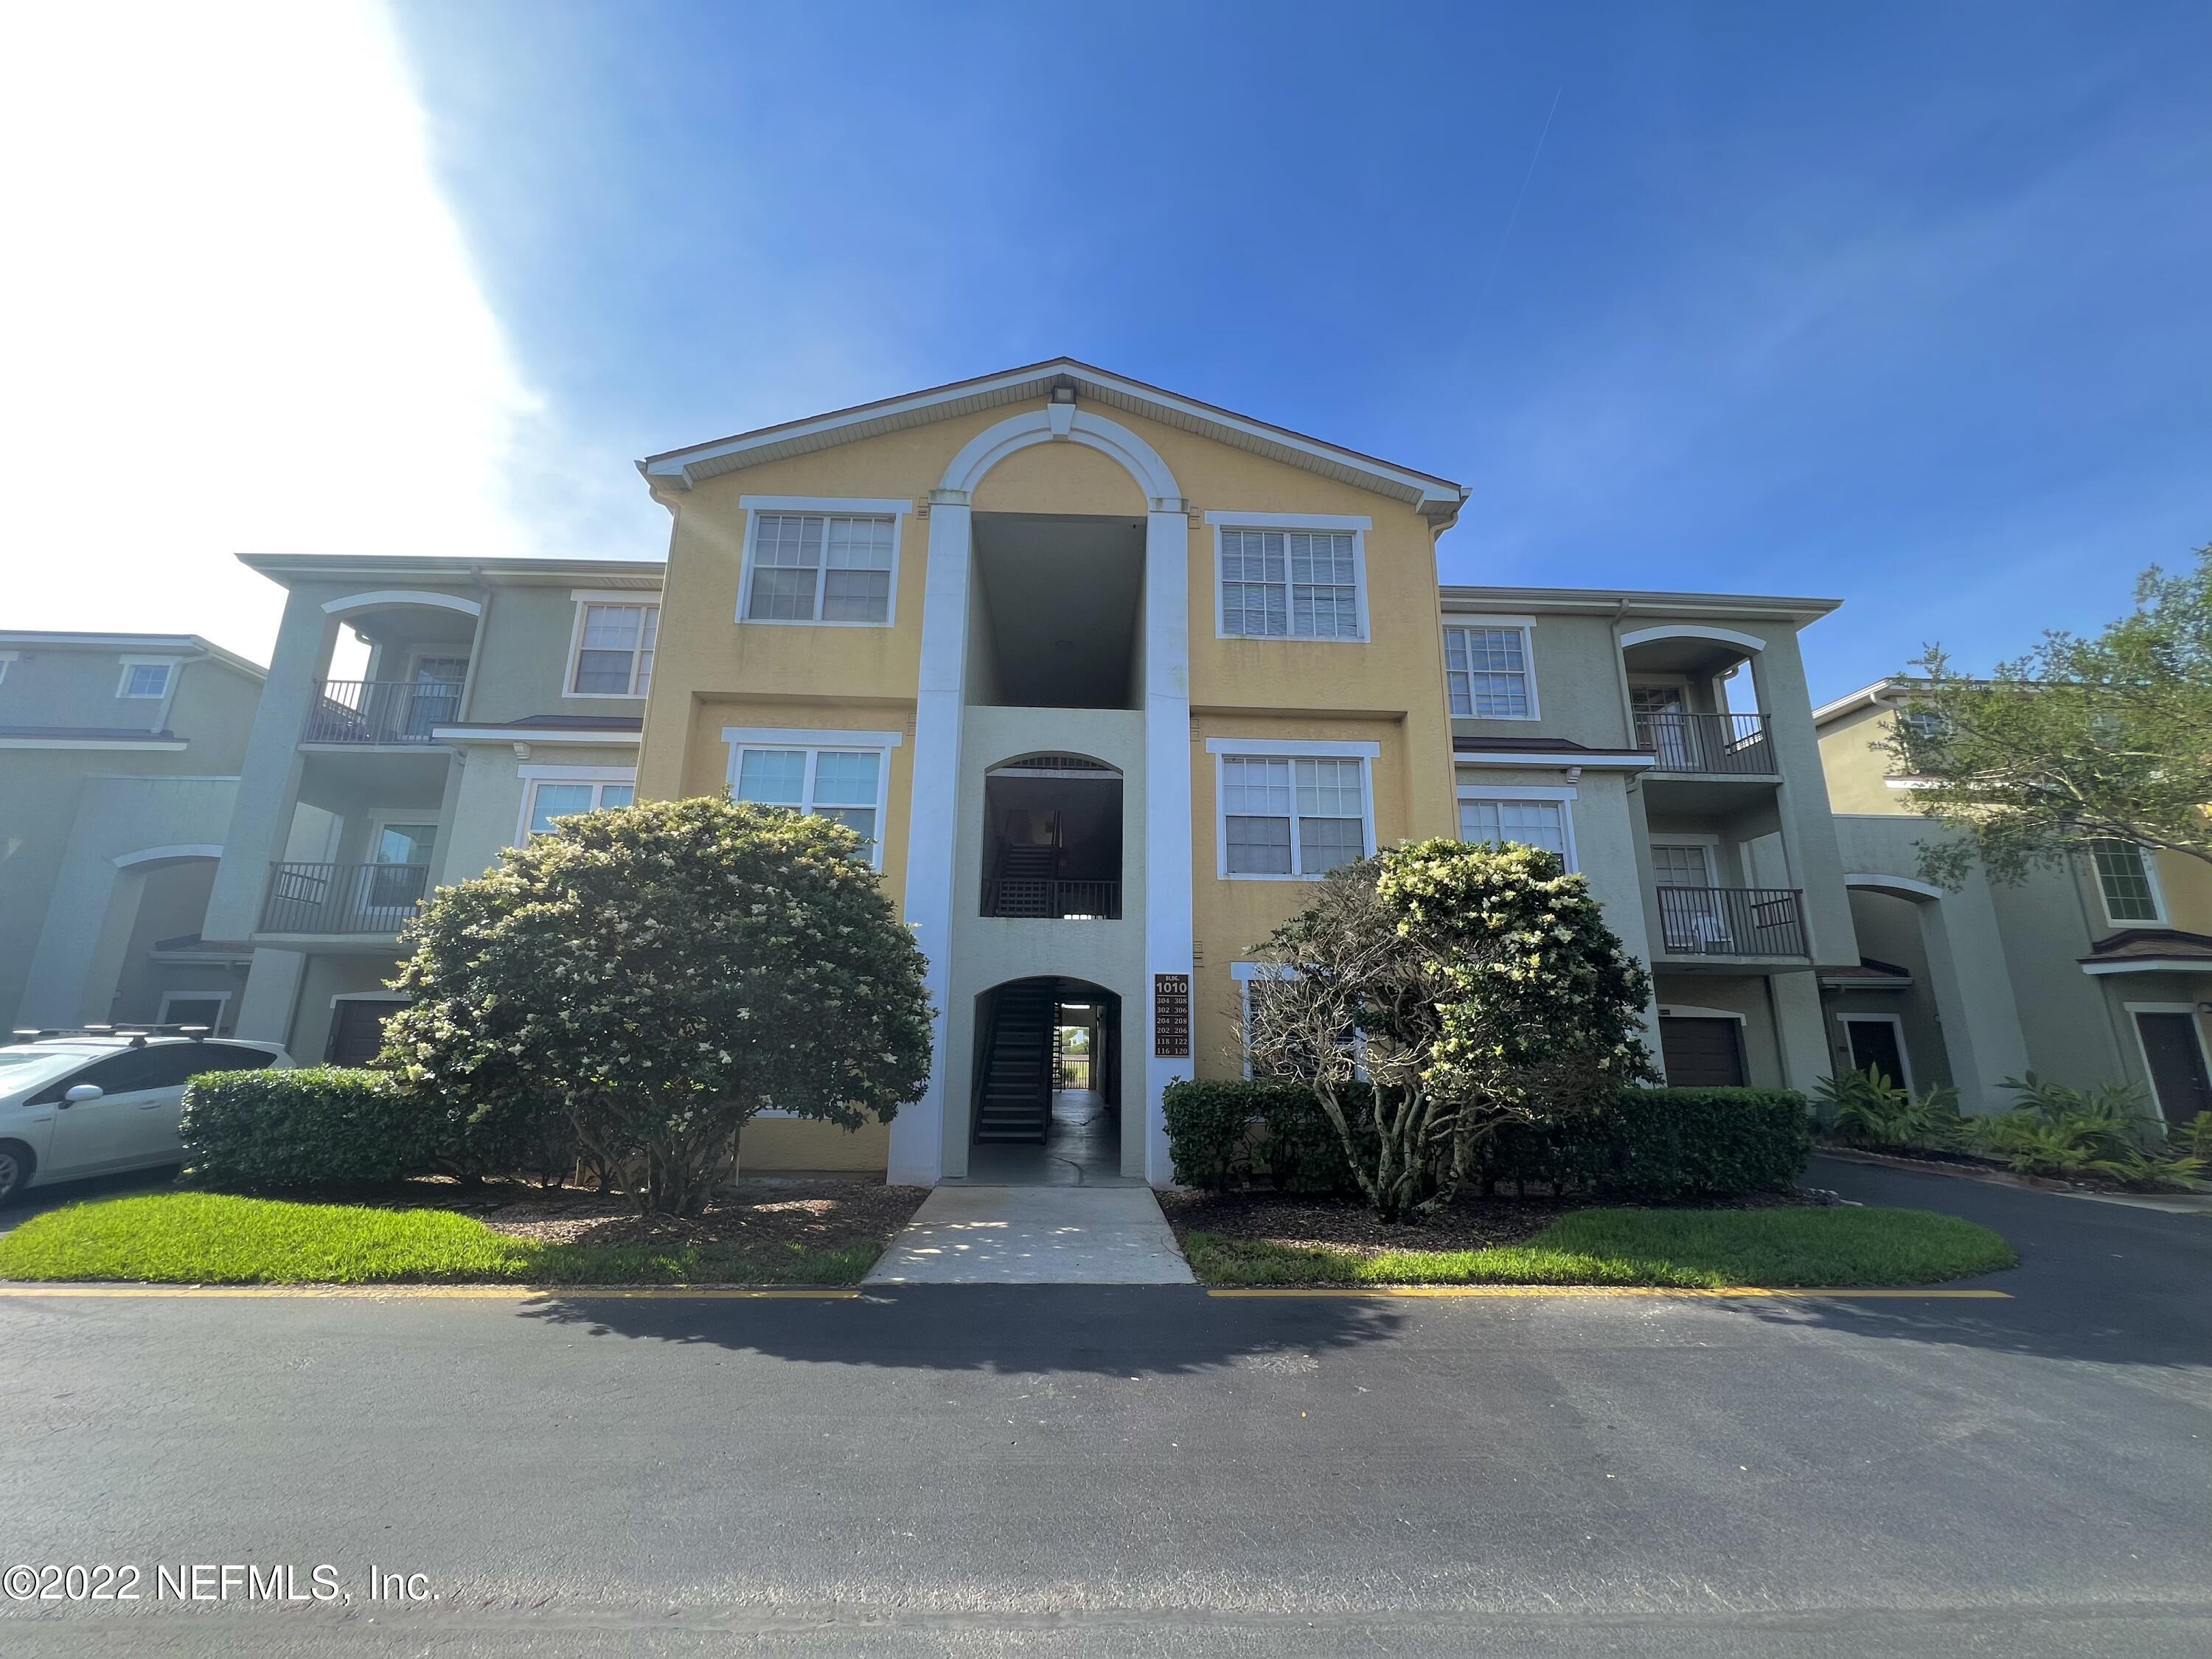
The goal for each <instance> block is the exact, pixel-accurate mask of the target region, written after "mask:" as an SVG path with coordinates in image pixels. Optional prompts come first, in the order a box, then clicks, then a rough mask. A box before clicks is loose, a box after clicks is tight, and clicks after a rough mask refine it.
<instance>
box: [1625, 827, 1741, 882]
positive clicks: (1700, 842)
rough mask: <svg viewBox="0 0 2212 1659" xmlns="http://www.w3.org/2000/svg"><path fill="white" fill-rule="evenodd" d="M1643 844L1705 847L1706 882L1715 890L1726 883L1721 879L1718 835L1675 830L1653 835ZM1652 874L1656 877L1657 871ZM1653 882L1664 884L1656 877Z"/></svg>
mask: <svg viewBox="0 0 2212 1659" xmlns="http://www.w3.org/2000/svg"><path fill="white" fill-rule="evenodd" d="M1644 845H1645V846H1647V847H1650V848H1661V847H1702V848H1705V882H1706V884H1707V885H1708V886H1710V887H1711V888H1714V889H1716V890H1717V889H1719V888H1722V887H1725V886H1727V885H1728V884H1727V883H1726V882H1724V881H1723V880H1722V879H1721V838H1720V837H1719V836H1716V835H1710V834H1706V833H1704V832H1702V831H1698V830H1691V829H1677V830H1673V831H1670V832H1668V833H1667V834H1664V835H1657V836H1651V837H1650V839H1649V840H1648V841H1646V842H1644ZM1652 874H1653V876H1654V877H1655V878H1656V876H1657V874H1658V872H1656V870H1655V871H1654V872H1652ZM1653 884H1654V885H1655V886H1659V885H1664V884H1663V883H1660V882H1658V881H1656V879H1655V881H1654V883H1653Z"/></svg>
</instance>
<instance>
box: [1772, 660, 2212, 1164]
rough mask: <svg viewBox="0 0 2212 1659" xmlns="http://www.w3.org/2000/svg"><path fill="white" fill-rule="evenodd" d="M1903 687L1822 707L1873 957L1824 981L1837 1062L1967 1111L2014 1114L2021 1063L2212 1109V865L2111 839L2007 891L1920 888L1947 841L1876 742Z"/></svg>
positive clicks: (1845, 844)
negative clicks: (1923, 858)
mask: <svg viewBox="0 0 2212 1659" xmlns="http://www.w3.org/2000/svg"><path fill="white" fill-rule="evenodd" d="M1910 690H1911V683H1910V682H1909V681H1905V680H1894V679H1893V680H1883V681H1880V682H1877V683H1876V684H1873V685H1869V686H1867V687H1864V688H1863V689H1862V690H1857V691H1854V692H1852V693H1851V694H1850V696H1845V697H1839V698H1838V699H1837V700H1836V701H1835V702H1831V703H1828V704H1826V706H1824V707H1823V708H1820V709H1819V710H1818V711H1817V712H1816V714H1815V715H1814V719H1815V720H1816V721H1817V722H1818V724H1819V727H1820V754H1821V760H1822V763H1823V765H1824V766H1825V768H1826V771H1827V775H1828V788H1829V793H1830V795H1831V796H1832V799H1833V800H1834V802H1835V805H1836V811H1837V830H1838V838H1839V840H1840V842H1841V845H1842V848H1843V851H1844V865H1845V875H1844V880H1845V882H1846V883H1847V884H1848V885H1849V886H1850V890H1851V909H1852V913H1853V916H1854V919H1855V921H1856V922H1857V928H1858V937H1859V940H1860V944H1861V946H1862V948H1863V950H1864V951H1866V953H1867V956H1868V958H1869V960H1868V961H1867V963H1865V964H1864V966H1863V970H1862V972H1861V973H1860V974H1859V975H1857V976H1856V978H1855V979H1854V980H1852V981H1850V982H1844V981H1837V982H1834V983H1832V985H1831V987H1830V1016H1831V1026H1832V1037H1833V1041H1834V1042H1835V1045H1836V1048H1837V1051H1838V1062H1837V1063H1838V1066H1846V1065H1852V1064H1865V1063H1867V1062H1869V1061H1874V1062H1877V1063H1880V1064H1881V1066H1883V1068H1884V1069H1885V1070H1887V1071H1889V1072H1890V1073H1892V1074H1893V1075H1897V1074H1899V1073H1901V1074H1902V1075H1903V1077H1904V1078H1905V1079H1906V1080H1908V1081H1909V1082H1911V1084H1913V1085H1915V1086H1917V1087H1923V1088H1924V1087H1925V1086H1927V1085H1929V1084H1931V1083H1950V1084H1954V1085H1957V1086H1958V1088H1959V1090H1960V1094H1961V1096H1962V1097H1963V1103H1964V1105H1965V1106H1966V1109H1968V1110H1970V1111H1988V1110H1994V1109H2001V1108H2002V1107H2004V1106H2006V1105H2008V1104H2009V1100H2008V1098H2007V1097H2005V1095H2004V1093H2003V1091H2002V1090H2001V1089H1999V1088H1998V1086H1997V1085H1998V1084H1999V1083H2000V1081H2001V1080H2002V1079H2003V1078H2005V1077H2007V1076H2016V1075H2018V1074H2020V1073H2023V1072H2026V1071H2029V1070H2033V1071H2034V1072H2035V1073H2037V1074H2038V1075H2039V1076H2040V1077H2043V1078H2045V1079H2051V1080H2052V1081H2056V1082H2060V1083H2067V1084H2072V1085H2077V1086H2081V1085H2092V1084H2096V1083H2100V1082H2105V1081H2109V1080H2116V1079H2117V1080H2124V1081H2127V1082H2130V1083H2134V1084H2136V1085H2138V1086H2140V1087H2142V1089H2144V1090H2145V1091H2146V1092H2147V1094H2148V1095H2149V1096H2150V1097H2152V1098H2154V1099H2155V1101H2156V1102H2157V1103H2158V1106H2159V1108H2160V1111H2161V1112H2162V1113H2163V1115H2165V1116H2166V1119H2167V1120H2168V1121H2186V1120H2188V1119H2189V1118H2191V1117H2192V1116H2194V1115H2196V1114H2197V1112H2199V1111H2203V1110H2212V1063H2208V1059H2207V1052H2208V1051H2207V1048H2206V1046H2205V1020H2204V1015H2205V1012H2206V1010H2207V1009H2208V1008H2212V870H2208V869H2207V867H2206V866H2204V865H2203V863H2202V862H2201V861H2199V860H2194V859H2188V858H2183V857H2180V856H2179V855H2175V854H2154V853H2148V852H2146V851H2143V850H2142V849H2139V848H2133V847H2129V846H2125V845H2122V844H2120V843H2118V842H2115V843H2112V845H2110V846H2109V847H2107V848H2104V849H2103V850H2101V851H2100V852H2099V853H2098V854H2097V855H2096V856H2095V857H2094V858H2093V859H2089V858H2081V859H2075V860H2069V863H2068V864H2067V865H2066V866H2064V867H2063V868H2058V869H2047V870H2039V871H2034V872H2030V874H2029V875H2028V876H2027V878H2025V879H2023V880H2021V881H2020V882H2017V883H2004V882H1993V881H1990V880H1989V879H1988V878H1986V877H1985V876H1984V875H1983V874H1982V873H1981V872H1979V871H1977V872H1975V873H1974V874H1973V875H1972V876H1971V877H1970V878H1968V879H1967V881H1966V884H1965V885H1964V886H1963V888H1962V889H1960V890H1959V891H1956V892H1950V891H1947V890H1944V889H1942V888H1941V887H1936V886H1931V885H1929V884H1928V883H1926V882H1924V881H1923V880H1921V879H1920V878H1919V876H1918V873H1917V872H1918V848H1919V845H1920V843H1922V842H1927V841H1931V840H1935V839H1937V838H1940V837H1942V836H1945V835H1947V834H1948V833H1950V832H1948V831H1947V830H1945V829H1943V828H1942V826H1941V825H1940V824H1937V823H1934V822H1933V821H1931V820H1929V819H1927V818H1923V817H1920V816H1919V815H1918V814H1917V813H1915V812H1914V811H1912V809H1911V791H1912V790H1913V788H1914V787H1916V780H1914V779H1912V778H1911V777H1905V776H1899V775H1893V772H1892V770H1891V763H1890V761H1889V758H1888V756H1887V752H1886V751H1885V750H1882V749H1881V747H1879V745H1880V744H1881V743H1882V742H1883V740H1884V739H1885V738H1887V735H1888V732H1889V731H1890V729H1891V726H1892V723H1893V721H1895V720H1897V719H1898V718H1899V708H1900V707H1901V705H1902V704H1903V703H1904V702H1905V700H1906V698H1907V697H1908V696H1909V695H1910ZM1893 1062H1894V1063H1893Z"/></svg>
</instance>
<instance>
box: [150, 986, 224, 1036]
mask: <svg viewBox="0 0 2212 1659" xmlns="http://www.w3.org/2000/svg"><path fill="white" fill-rule="evenodd" d="M229 1001H230V993H229V992H228V991H164V992H162V993H161V1012H159V1013H157V1014H156V1015H155V1016H154V1023H155V1024H156V1025H204V1026H206V1027H207V1029H208V1035H209V1036H222V1034H223V1013H224V1010H225V1007H226V1005H228V1003H229Z"/></svg>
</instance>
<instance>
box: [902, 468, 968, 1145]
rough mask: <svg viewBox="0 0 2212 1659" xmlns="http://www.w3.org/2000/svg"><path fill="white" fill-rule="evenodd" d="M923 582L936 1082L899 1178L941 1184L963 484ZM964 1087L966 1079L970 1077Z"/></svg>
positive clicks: (917, 887) (943, 498) (908, 1141)
mask: <svg viewBox="0 0 2212 1659" xmlns="http://www.w3.org/2000/svg"><path fill="white" fill-rule="evenodd" d="M929 499H930V508H929V553H928V558H929V565H928V569H927V575H926V576H925V579H924V580H923V584H922V611H921V678H920V680H919V683H918V684H917V685H916V688H915V708H914V811H913V813H912V815H911V817H910V818H909V819H908V829H907V843H906V920H907V926H908V927H911V928H913V929H914V939H915V944H916V945H920V946H921V951H922V954H923V955H924V956H926V957H928V959H929V969H928V975H927V979H926V980H925V981H924V982H925V984H926V985H927V988H928V992H929V1002H930V1006H931V1007H932V1008H933V1009H934V1010H935V1012H934V1013H933V1016H932V1017H931V1020H930V1028H929V1036H930V1068H929V1087H928V1090H927V1092H925V1093H924V1094H923V1096H922V1097H921V1099H920V1100H919V1101H917V1102H915V1103H914V1104H913V1105H911V1106H908V1107H906V1108H904V1109H902V1110H901V1111H900V1113H899V1115H897V1116H896V1118H894V1119H892V1120H891V1156H890V1180H891V1182H893V1183H894V1184H895V1185H898V1186H906V1187H933V1186H935V1185H936V1184H937V1182H939V1180H940V1179H941V1178H942V1177H943V1176H944V1174H945V1090H946V1089H947V1087H949V1086H954V1080H953V1079H948V1078H946V1076H945V1054H946V1053H947V1051H948V1048H949V1045H948V1044H947V1043H946V1042H945V1037H946V1034H947V1031H948V1029H949V1022H950V1020H951V999H952V954H951V947H952V891H953V879H952V871H953V848H954V847H955V845H956V844H957V840H958V832H959V827H960V813H959V805H960V725H961V715H962V713H963V705H964V703H965V701H966V695H967V693H966V686H965V684H964V681H965V676H966V674H967V669H968V580H969V576H968V572H969V562H970V540H969V538H970V532H971V529H972V525H971V522H970V518H971V514H970V510H969V505H968V495H967V492H965V491H964V490H933V491H932V492H931V494H930V498H929ZM958 1086H965V1085H964V1084H962V1085H958Z"/></svg>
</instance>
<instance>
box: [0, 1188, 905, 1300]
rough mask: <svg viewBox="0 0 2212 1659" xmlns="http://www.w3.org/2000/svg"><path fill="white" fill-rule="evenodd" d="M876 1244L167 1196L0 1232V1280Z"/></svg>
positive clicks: (630, 1274)
mask: <svg viewBox="0 0 2212 1659" xmlns="http://www.w3.org/2000/svg"><path fill="white" fill-rule="evenodd" d="M881 1249H882V1246H881V1245H880V1244H878V1243H875V1242H872V1241H868V1242H863V1243H855V1244H848V1245H842V1246H840V1247H838V1248H836V1249H808V1248H805V1247H804V1246H800V1245H795V1244H792V1245H781V1246H769V1247H761V1246H754V1247H752V1248H750V1249H746V1248H741V1247H739V1246H736V1245H714V1244H707V1245H688V1246H671V1247H667V1248H657V1247H653V1246H647V1245H638V1246H629V1245H597V1244H541V1243H535V1242H533V1241H532V1240H529V1239H522V1238H510V1237H507V1236H506V1235H505V1234H503V1233H495V1232H494V1231H492V1230H491V1229H490V1228H489V1227H487V1226H485V1225H483V1222H481V1221H478V1220H477V1219H475V1218H473V1217H471V1216H465V1215H455V1214H453V1212H450V1211H446V1210H380V1209H372V1208H368V1207H366V1206H361V1205H355V1204H292V1203H286V1202H283V1201H281V1200H276V1199H266V1198H231V1197H226V1196H224V1195H222V1194H215V1193H162V1194H155V1195H153V1196H150V1197H145V1198H111V1199H103V1200H95V1201H94V1202H91V1203H87V1204H73V1205H70V1206H68V1207H67V1208H65V1209H59V1210H52V1211H49V1212H46V1214H44V1215H39V1216H33V1217H32V1218H30V1219H29V1220H28V1221H26V1222H25V1223H24V1224H23V1225H21V1226H20V1227H18V1228H16V1229H15V1231H13V1232H11V1233H9V1234H8V1235H7V1236H6V1237H0V1279H131V1280H137V1281H140V1282H143V1283H149V1284H176V1285H374V1284H400V1283H427V1284H485V1283H491V1284H513V1285H696V1284H742V1285H852V1284H857V1283H858V1282H859V1280H860V1275H861V1274H863V1273H866V1272H867V1270H868V1269H869V1267H871V1266H872V1265H873V1264H874V1262H875V1259H876V1256H877V1255H878V1252H879V1251H880V1250H881Z"/></svg>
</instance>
